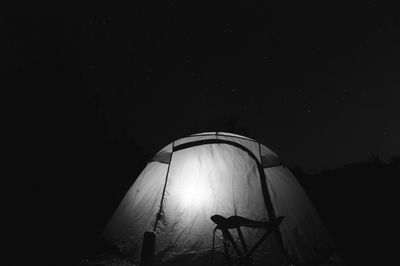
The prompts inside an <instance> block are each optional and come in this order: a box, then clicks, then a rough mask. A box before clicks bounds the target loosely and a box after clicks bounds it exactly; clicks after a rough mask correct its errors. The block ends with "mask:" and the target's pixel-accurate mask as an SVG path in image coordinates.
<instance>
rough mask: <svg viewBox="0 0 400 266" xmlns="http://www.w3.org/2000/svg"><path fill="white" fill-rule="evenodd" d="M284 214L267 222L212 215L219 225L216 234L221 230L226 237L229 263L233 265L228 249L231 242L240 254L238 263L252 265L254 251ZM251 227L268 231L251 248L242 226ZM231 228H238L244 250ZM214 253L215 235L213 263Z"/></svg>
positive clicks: (212, 218)
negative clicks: (245, 238)
mask: <svg viewBox="0 0 400 266" xmlns="http://www.w3.org/2000/svg"><path fill="white" fill-rule="evenodd" d="M283 218H284V217H283V216H279V217H277V218H275V219H274V220H270V221H267V222H259V221H254V220H250V219H247V218H244V217H241V216H231V217H229V218H225V217H223V216H221V215H213V216H211V220H212V221H213V222H214V223H215V224H217V226H216V227H215V229H214V235H215V231H216V230H221V231H222V236H223V239H224V241H223V242H224V251H225V256H226V260H227V262H228V265H229V266H231V265H233V264H232V260H231V257H230V255H229V251H228V245H229V244H230V245H231V246H232V247H233V249H234V250H235V251H236V254H237V256H238V260H237V264H236V265H238V266H239V265H243V266H250V265H252V259H251V255H252V254H253V252H254V251H255V250H256V249H257V248H258V247H259V246H260V245H261V243H262V242H263V241H264V240H265V239H266V238H267V237H268V235H269V234H270V233H271V232H273V231H274V230H275V229H276V228H277V227H278V226H279V224H280V223H281V222H282V220H283ZM242 226H244V227H251V228H265V229H266V232H265V233H264V235H263V236H262V237H261V238H260V239H259V240H258V241H257V242H256V243H255V244H254V246H253V247H251V248H250V249H249V248H248V247H247V245H246V242H245V241H244V237H243V234H242V230H241V229H240V227H242ZM229 229H236V230H237V233H238V236H239V240H240V243H241V245H242V250H240V249H239V247H238V245H237V244H236V243H235V241H234V239H233V237H232V235H231V233H230V232H229ZM213 255H214V237H213V250H212V258H211V265H212V262H213Z"/></svg>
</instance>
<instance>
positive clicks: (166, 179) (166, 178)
mask: <svg viewBox="0 0 400 266" xmlns="http://www.w3.org/2000/svg"><path fill="white" fill-rule="evenodd" d="M174 148H175V142H172V152H171V159H170V160H169V163H168V168H167V173H166V174H165V183H164V188H163V192H162V194H161V201H160V209H159V210H158V213H157V216H156V221H155V223H154V227H153V231H154V232H155V231H156V229H157V224H158V221H159V220H160V219H161V213H162V208H163V203H164V195H165V189H166V188H167V182H168V175H169V169H170V167H171V161H172V155H173V154H174Z"/></svg>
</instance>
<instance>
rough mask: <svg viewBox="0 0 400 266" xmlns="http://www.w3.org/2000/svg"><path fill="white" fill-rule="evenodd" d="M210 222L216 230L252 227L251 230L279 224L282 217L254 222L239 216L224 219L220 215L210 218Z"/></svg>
mask: <svg viewBox="0 0 400 266" xmlns="http://www.w3.org/2000/svg"><path fill="white" fill-rule="evenodd" d="M211 220H212V221H213V222H214V223H216V224H217V226H218V229H232V228H237V227H240V226H246V227H253V228H268V227H272V226H274V225H277V224H280V223H281V222H282V220H283V216H279V217H277V218H275V219H274V220H271V221H265V222H264V221H255V220H251V219H248V218H244V217H241V216H236V215H234V216H231V217H229V218H225V217H223V216H221V215H218V214H217V215H213V216H211Z"/></svg>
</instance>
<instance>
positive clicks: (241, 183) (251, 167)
mask: <svg viewBox="0 0 400 266" xmlns="http://www.w3.org/2000/svg"><path fill="white" fill-rule="evenodd" d="M215 214H218V215H222V216H224V217H230V216H233V215H238V216H242V217H246V218H248V219H252V220H256V221H268V220H270V219H271V218H273V217H276V216H284V219H283V221H282V223H281V224H280V226H279V231H278V232H277V233H276V234H272V235H271V236H270V237H268V238H267V239H266V241H264V242H263V243H262V245H261V246H260V247H258V248H257V249H256V251H255V252H254V254H253V255H252V259H253V261H254V265H266V263H268V265H282V262H283V257H284V256H283V253H286V254H288V255H289V256H290V257H291V259H292V260H293V261H297V262H305V261H307V260H312V259H316V258H318V257H319V256H321V255H322V254H325V252H327V251H328V250H330V248H331V247H332V246H333V245H332V241H331V238H330V236H329V234H328V232H327V231H326V229H325V227H324V225H323V223H322V222H321V219H320V217H319V215H318V214H317V212H316V210H315V208H314V207H313V205H312V203H311V202H310V200H309V198H308V197H307V195H306V193H305V192H304V190H303V189H302V187H301V186H300V184H299V183H298V182H297V180H296V178H295V177H294V176H293V175H292V173H291V172H290V171H289V169H288V168H286V167H285V166H283V165H282V163H281V160H280V158H279V156H278V155H277V154H275V153H274V152H273V151H271V150H270V149H269V148H267V147H266V146H264V145H262V144H260V143H258V142H257V141H255V140H253V139H250V138H246V137H243V136H239V135H235V134H230V133H222V132H210V133H202V134H195V135H191V136H189V137H186V138H182V139H178V140H176V141H174V142H173V143H171V144H169V145H167V146H166V147H165V148H163V149H162V150H161V151H159V152H158V153H157V154H156V155H155V156H154V157H153V158H152V159H151V160H150V162H149V163H148V164H147V166H146V167H145V169H144V170H143V171H142V173H141V174H140V176H139V177H138V178H137V179H136V181H135V182H134V184H133V185H132V187H131V188H130V189H129V191H128V192H127V193H126V195H125V197H124V198H123V200H122V202H121V203H120V205H119V207H118V208H117V210H116V211H115V213H114V215H113V216H112V218H111V219H110V221H109V223H108V225H107V226H106V228H105V229H104V231H103V236H104V237H105V238H106V239H107V240H108V241H111V242H112V243H114V244H116V245H117V246H118V247H119V248H120V250H121V252H122V253H123V254H125V255H127V256H128V257H129V258H130V259H131V260H132V261H133V262H134V263H135V264H137V265H139V263H140V254H141V248H142V239H143V235H144V233H145V232H146V231H153V230H154V231H155V233H156V242H155V251H154V265H210V257H211V253H212V252H213V254H214V259H213V265H225V263H226V262H225V255H224V252H225V251H224V245H223V236H222V233H221V232H220V231H219V230H217V231H216V234H215V247H214V249H213V248H212V246H213V230H214V228H215V226H216V225H215V224H214V223H213V222H212V221H211V219H210V217H211V216H213V215H215ZM242 230H243V235H244V238H245V240H246V242H247V243H248V245H249V246H252V245H254V244H255V241H256V240H257V239H259V238H260V236H261V235H262V234H263V233H264V230H262V229H254V228H243V229H242ZM233 236H234V238H235V239H236V238H237V237H238V236H237V235H236V234H234V232H233ZM282 246H283V247H282ZM232 254H233V253H232Z"/></svg>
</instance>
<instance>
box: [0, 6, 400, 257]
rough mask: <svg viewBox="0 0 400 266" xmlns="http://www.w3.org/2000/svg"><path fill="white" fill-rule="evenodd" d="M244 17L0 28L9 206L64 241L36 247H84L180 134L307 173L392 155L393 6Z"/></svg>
mask: <svg viewBox="0 0 400 266" xmlns="http://www.w3.org/2000/svg"><path fill="white" fill-rule="evenodd" d="M185 2H189V1H185ZM190 2H191V1H190ZM242 2H243V1H242ZM247 2H251V1H244V2H243V3H241V4H240V5H237V4H234V3H226V4H222V3H221V4H219V5H215V3H214V4H213V5H208V4H205V3H203V2H201V1H200V2H199V1H197V2H196V4H193V3H191V4H190V5H189V4H182V3H180V4H178V3H177V1H163V3H162V4H159V5H155V4H150V3H149V4H135V3H133V2H132V1H112V2H111V3H108V4H101V3H98V2H95V3H92V5H89V4H85V6H84V7H83V8H84V9H85V10H92V11H93V10H94V12H92V13H96V15H91V16H85V17H83V16H72V15H71V16H40V17H9V18H2V19H1V30H2V32H3V36H4V35H5V40H4V41H3V43H5V44H6V45H5V46H3V49H2V59H1V62H0V70H1V73H2V76H3V77H4V80H5V81H6V84H7V85H6V86H5V87H3V89H5V92H6V96H7V97H8V98H9V99H12V103H13V104H12V107H11V108H9V109H8V111H7V113H6V114H7V116H8V117H11V119H10V121H11V123H12V128H14V129H15V134H14V133H13V134H14V135H15V136H17V138H18V141H16V147H18V149H16V150H17V152H16V153H17V155H16V157H17V158H18V160H20V161H21V162H22V161H23V162H27V164H26V165H27V167H25V169H24V170H23V171H26V170H27V171H28V174H27V175H25V176H26V177H25V176H24V177H21V176H20V177H19V178H20V179H17V181H16V183H17V184H19V181H20V180H23V181H27V185H26V186H24V188H23V190H27V191H28V192H29V193H28V194H26V195H29V196H27V197H26V198H24V199H23V200H21V204H24V206H26V202H27V201H29V200H32V202H34V204H35V206H40V207H38V208H37V210H33V209H34V208H33V209H32V208H28V209H29V210H28V214H29V215H27V217H30V219H32V217H35V216H39V217H40V216H42V217H43V216H44V217H46V219H47V221H48V223H43V222H34V223H33V224H34V227H36V229H37V230H38V231H51V232H58V234H61V235H60V238H63V237H64V239H66V240H65V241H60V240H58V242H57V240H56V237H55V236H53V235H52V233H48V234H45V237H44V238H45V239H47V240H49V241H46V243H56V244H57V245H59V246H61V247H65V246H68V244H69V243H71V242H72V241H73V239H75V238H76V237H77V235H78V234H77V233H75V234H74V232H76V231H77V232H79V234H80V235H82V234H83V232H84V231H85V230H87V231H88V232H89V233H87V235H85V237H84V240H82V241H83V242H84V241H86V242H88V241H89V240H88V239H90V238H91V237H93V236H94V235H96V234H97V233H98V232H99V230H100V228H101V227H102V226H103V225H104V222H105V221H106V217H109V216H110V215H111V213H112V212H111V213H110V210H112V209H114V208H115V207H116V204H117V203H118V201H119V200H120V199H122V196H123V194H124V193H125V191H126V189H127V188H129V186H130V184H131V183H132V182H133V180H132V176H136V175H137V174H138V173H139V172H140V169H142V168H143V167H144V165H145V163H146V161H147V160H149V159H150V157H151V155H152V154H154V153H155V152H157V151H158V150H159V149H161V148H162V147H164V146H165V145H167V144H168V143H170V142H172V141H173V140H175V139H177V138H180V137H184V136H186V135H188V134H193V133H198V132H202V131H218V130H221V131H223V130H229V129H231V131H235V132H236V133H239V134H244V135H246V136H248V137H251V138H254V139H256V140H258V141H260V142H261V143H263V144H265V145H266V146H268V147H269V148H271V149H272V150H274V151H275V152H277V153H278V154H279V155H280V156H281V157H282V159H283V161H284V162H285V163H286V164H287V165H293V166H298V167H301V168H302V169H304V170H305V171H306V172H308V173H318V172H320V171H321V170H324V169H332V168H336V167H340V166H342V165H345V164H347V163H352V162H357V161H364V160H366V159H368V158H369V157H370V156H371V154H375V155H379V156H380V157H381V158H382V159H383V160H389V159H390V158H391V157H392V156H394V155H396V156H398V155H399V154H400V153H399V152H400V149H399V148H400V138H399V137H398V136H400V123H399V116H400V105H399V99H400V90H399V87H400V75H399V73H400V17H399V16H400V12H398V10H397V9H396V8H395V7H394V6H384V5H382V3H380V2H378V1H358V2H352V3H346V4H339V3H337V2H336V1H333V2H329V3H326V1H320V2H321V3H319V4H316V3H312V4H307V3H304V1H297V2H296V3H289V2H282V3H280V2H279V3H276V2H274V1H270V2H268V3H266V4H264V5H256V4H251V3H247ZM77 7H78V6H77ZM3 38H4V37H3ZM2 79H3V78H2ZM125 155H126V156H125ZM110 161H111V163H109V162H110ZM21 165H24V164H22V163H21ZM128 177H129V178H128ZM113 180H115V182H116V183H117V184H115V183H114V187H116V188H114V189H113ZM108 190H112V191H113V193H114V194H112V197H111V196H110V194H109V193H108ZM32 195H36V196H37V195H40V196H39V197H35V199H33V197H31V196H32ZM110 198H112V200H111V199H110ZM49 199H53V201H56V202H57V207H55V206H53V205H52V204H53V203H52V202H51V201H52V200H49ZM110 201H112V202H111V203H110ZM101 204H103V206H107V207H104V208H105V209H104V210H103V212H102V213H101V214H98V213H99V211H100V210H102V207H99V206H98V205H101ZM107 204H108V205H107ZM44 205H45V206H44ZM94 206H96V207H94ZM74 208H75V209H77V211H72V209H74ZM60 209H62V211H61V210H60ZM14 211H15V210H14ZM17 213H18V211H17ZM90 213H91V214H90ZM17 215H18V217H19V215H21V214H19V213H18V214H17ZM79 215H80V217H81V219H80V220H79V219H77V218H76V217H77V216H79ZM90 215H91V216H90ZM89 217H95V218H89ZM95 219H96V221H97V223H95V222H94V220H95ZM60 220H61V221H63V222H62V223H61V222H58V223H57V222H56V223H55V225H54V221H60ZM61 227H62V228H64V229H62V231H63V233H60V232H59V230H61ZM49 228H50V230H49ZM88 228H90V229H88ZM39 235H40V234H39V233H34V237H30V241H31V242H30V244H31V245H34V244H32V243H34V242H35V240H34V239H38V238H40V237H39ZM57 239H58V238H57ZM86 242H85V243H86ZM82 245H83V244H82ZM79 248H80V249H79ZM79 248H78V250H79V252H81V253H82V252H83V251H82V250H83V248H81V247H79ZM55 249H56V248H54V250H55ZM35 250H36V249H35ZM71 252H74V251H71ZM76 252H77V253H79V252H78V251H76ZM55 253H56V255H60V256H61V254H63V253H62V252H59V253H57V252H55ZM81 253H79V254H81ZM56 255H54V256H53V257H57V256H56Z"/></svg>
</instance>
